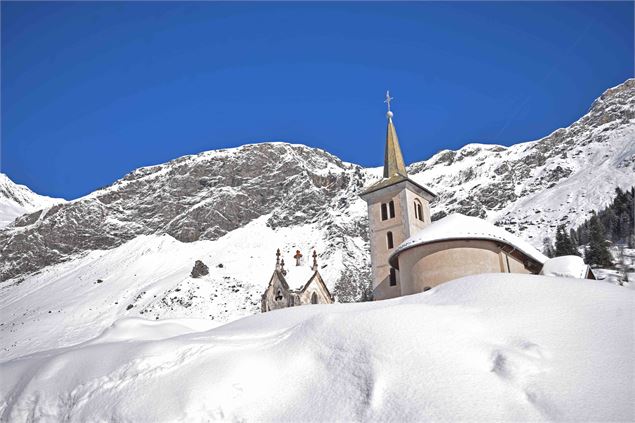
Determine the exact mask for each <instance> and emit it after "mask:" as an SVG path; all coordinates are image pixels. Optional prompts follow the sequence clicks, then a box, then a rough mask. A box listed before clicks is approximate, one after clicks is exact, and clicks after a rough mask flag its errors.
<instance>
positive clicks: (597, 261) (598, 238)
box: [584, 213, 613, 267]
mask: <svg viewBox="0 0 635 423" xmlns="http://www.w3.org/2000/svg"><path fill="white" fill-rule="evenodd" d="M584 258H585V261H586V262H587V264H589V265H594V266H599V267H612V266H613V260H612V257H611V253H610V252H609V249H608V247H607V241H606V239H605V238H604V228H603V227H602V223H601V222H600V219H598V217H597V215H596V214H595V213H593V215H592V216H591V219H589V245H588V246H587V247H586V249H585V251H584Z"/></svg>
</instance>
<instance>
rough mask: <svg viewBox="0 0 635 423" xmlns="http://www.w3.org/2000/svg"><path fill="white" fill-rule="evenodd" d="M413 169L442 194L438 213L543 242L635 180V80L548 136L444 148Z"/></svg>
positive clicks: (536, 243)
mask: <svg viewBox="0 0 635 423" xmlns="http://www.w3.org/2000/svg"><path fill="white" fill-rule="evenodd" d="M409 172H410V173H411V175H412V178H413V179H415V180H416V181H417V182H423V183H427V184H430V185H432V186H433V187H434V188H435V189H436V191H438V192H439V194H440V198H439V199H438V201H437V203H436V204H435V205H434V208H433V211H434V212H435V214H436V217H441V216H444V215H446V214H450V213H453V212H459V213H462V214H466V215H471V216H479V217H481V218H484V219H487V220H489V221H491V222H495V223H497V224H498V225H501V226H502V227H504V228H505V229H507V230H510V231H512V232H514V233H516V234H517V235H519V236H520V237H522V238H524V239H526V240H527V241H529V242H530V243H531V244H533V245H534V246H535V247H540V246H541V244H542V238H543V237H545V236H552V235H553V233H554V232H555V228H556V226H557V225H558V224H564V225H566V226H568V227H571V226H575V225H578V224H581V223H582V222H583V221H584V220H585V219H586V218H587V217H588V214H589V213H590V212H591V211H592V210H596V209H598V208H601V207H602V206H604V205H605V204H606V202H608V201H609V200H610V199H611V198H612V196H613V194H614V190H615V188H616V187H618V186H619V187H621V188H630V187H631V186H633V185H635V79H629V80H627V81H626V82H624V83H623V84H620V85H618V86H617V87H614V88H611V89H609V90H606V91H605V92H604V93H603V94H602V96H601V97H600V98H598V99H597V100H596V101H595V102H594V103H593V105H592V107H591V108H590V110H589V112H588V113H587V114H585V115H584V116H583V117H581V118H580V119H579V120H577V121H576V122H574V123H573V124H572V125H571V126H569V127H567V128H560V129H557V130H555V131H553V132H552V133H551V134H550V135H548V136H546V137H544V138H542V139H540V140H537V141H529V142H523V143H519V144H515V145H512V146H510V147H504V146H500V145H489V144H476V143H474V144H468V145H466V146H465V147H463V148H461V149H459V150H457V151H451V150H443V151H441V152H439V153H437V154H435V155H434V156H432V157H431V158H430V159H428V160H426V161H423V162H419V163H414V164H412V165H411V166H410V167H409Z"/></svg>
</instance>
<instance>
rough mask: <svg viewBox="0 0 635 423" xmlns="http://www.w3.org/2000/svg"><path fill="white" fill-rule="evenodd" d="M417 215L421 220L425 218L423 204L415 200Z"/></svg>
mask: <svg viewBox="0 0 635 423" xmlns="http://www.w3.org/2000/svg"><path fill="white" fill-rule="evenodd" d="M415 217H416V218H417V219H419V220H420V221H422V222H423V221H424V220H423V206H422V205H421V201H419V200H415Z"/></svg>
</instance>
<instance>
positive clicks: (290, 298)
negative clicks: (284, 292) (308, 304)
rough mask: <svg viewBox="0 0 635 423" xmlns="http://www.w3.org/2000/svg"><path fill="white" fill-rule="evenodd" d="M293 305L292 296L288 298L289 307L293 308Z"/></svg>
mask: <svg viewBox="0 0 635 423" xmlns="http://www.w3.org/2000/svg"><path fill="white" fill-rule="evenodd" d="M294 305H295V300H294V298H293V295H290V296H289V307H293V306H294Z"/></svg>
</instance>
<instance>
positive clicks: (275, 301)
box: [260, 249, 335, 313]
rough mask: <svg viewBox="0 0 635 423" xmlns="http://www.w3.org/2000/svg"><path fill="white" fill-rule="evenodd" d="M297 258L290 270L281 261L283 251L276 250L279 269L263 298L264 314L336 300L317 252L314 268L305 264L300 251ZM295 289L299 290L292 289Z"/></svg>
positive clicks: (314, 253) (262, 310) (261, 305)
mask: <svg viewBox="0 0 635 423" xmlns="http://www.w3.org/2000/svg"><path fill="white" fill-rule="evenodd" d="M293 258H294V260H295V265H294V266H291V267H289V268H288V269H287V268H285V263H284V259H280V249H278V250H277V251H276V268H275V270H274V271H273V274H272V275H271V278H270V279H269V284H268V285H267V289H266V290H265V292H264V293H263V294H262V298H261V304H260V311H261V312H262V313H265V312H267V311H271V310H277V309H279V308H287V307H295V306H300V305H305V304H332V303H333V302H334V300H335V299H334V298H333V296H332V295H331V293H330V292H329V289H328V288H327V286H326V284H325V283H324V279H322V275H320V272H319V270H318V264H317V252H315V250H314V251H313V263H312V264H311V265H310V266H307V265H306V264H305V263H304V256H303V255H302V253H301V252H300V250H297V251H296V252H295V255H294V256H293ZM291 286H299V288H297V289H292V288H291Z"/></svg>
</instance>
